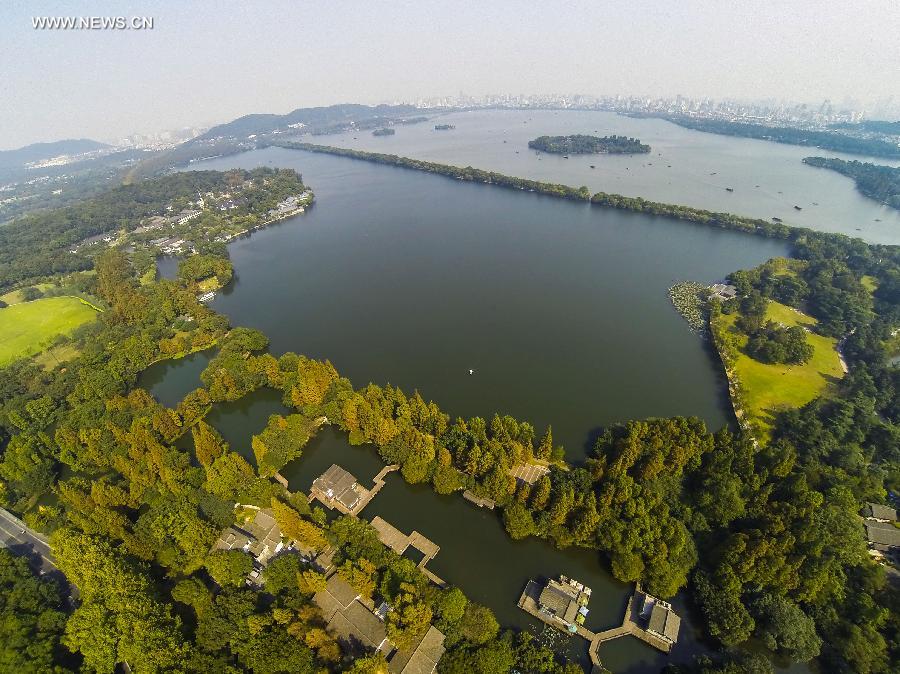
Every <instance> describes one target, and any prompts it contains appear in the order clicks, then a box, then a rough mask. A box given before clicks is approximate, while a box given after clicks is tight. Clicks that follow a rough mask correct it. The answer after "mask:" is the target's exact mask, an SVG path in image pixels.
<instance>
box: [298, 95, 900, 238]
mask: <svg viewBox="0 0 900 674" xmlns="http://www.w3.org/2000/svg"><path fill="white" fill-rule="evenodd" d="M438 123H441V124H444V123H447V124H453V125H455V126H456V128H455V129H453V130H451V131H435V130H434V125H435V124H438ZM395 129H396V134H395V135H393V136H380V137H374V136H372V133H371V131H360V132H356V133H346V134H341V135H334V136H317V137H310V136H304V137H302V140H305V141H307V142H313V143H322V144H326V145H338V146H341V147H352V148H355V149H358V150H369V151H372V152H386V153H389V154H399V155H404V156H408V157H415V158H417V159H428V160H431V161H437V162H442V163H446V164H455V165H457V166H467V165H468V166H474V167H476V168H480V169H486V170H493V171H499V172H501V173H506V174H508V175H514V176H520V177H523V178H531V179H534V180H546V181H550V182H559V183H563V184H566V185H573V186H575V187H578V186H580V185H587V186H588V187H589V188H590V189H591V192H597V191H600V190H602V191H604V192H615V193H618V194H624V195H627V196H632V197H638V196H639V197H644V198H646V199H653V200H656V201H665V202H669V203H673V204H685V205H688V206H696V207H698V208H706V209H709V210H714V211H728V212H730V213H737V214H739V215H747V216H753V217H758V218H764V219H766V220H768V219H770V218H772V217H773V216H774V217H779V218H781V219H782V220H784V222H786V223H788V224H792V225H800V226H803V227H809V228H811V229H820V230H823V231H828V232H842V233H844V234H848V235H850V236H858V237H861V238H863V239H866V240H867V241H871V242H876V243H895V244H896V243H900V211H897V210H895V209H891V208H888V207H887V206H883V205H881V204H879V203H878V202H876V201H873V200H871V199H868V198H866V197H864V196H863V195H862V194H860V193H859V192H857V191H856V187H855V183H854V182H853V180H852V179H850V178H846V177H844V176H842V175H840V174H839V173H836V172H834V171H829V170H826V169H816V168H813V167H810V166H806V165H804V164H803V163H802V162H801V160H802V159H803V157H809V156H812V155H819V156H825V157H840V158H842V159H856V160H859V161H871V162H873V163H876V164H885V165H891V166H897V165H898V164H900V162H897V161H892V160H886V159H880V158H866V157H861V156H859V155H846V154H842V153H839V152H832V151H829V150H820V149H818V148H814V147H800V146H797V145H784V144H779V143H771V142H768V141H762V140H752V139H748V138H737V137H733V136H721V135H717V134H711V133H703V132H700V131H692V130H690V129H685V128H682V127H680V126H677V125H676V124H672V123H671V122H667V121H665V120H661V119H634V118H631V117H623V116H621V115H617V114H615V113H611V112H592V111H579V110H561V111H555V110H477V111H472V112H460V113H452V114H448V115H443V116H440V117H436V118H434V119H433V120H430V121H429V122H424V123H421V124H411V125H408V126H407V125H398V126H396V127H395ZM576 133H582V134H590V135H599V136H606V135H611V134H619V135H626V136H635V137H637V138H640V139H641V141H643V142H644V143H647V144H649V145H650V146H651V148H652V151H651V153H650V154H649V155H633V156H621V155H620V156H616V155H580V156H579V155H571V156H570V157H569V159H563V158H562V156H560V155H552V154H546V153H538V152H536V151H535V150H529V149H528V141H529V140H533V139H534V138H536V137H538V136H544V135H546V136H556V135H569V134H576ZM517 153H518V154H517ZM591 164H594V165H595V166H596V168H595V169H591V167H590V165H591ZM726 187H731V188H732V189H734V192H727V191H726V190H725V188H726ZM795 205H796V206H800V207H801V208H802V209H803V210H802V211H797V210H796V209H795V208H794V206H795ZM879 220H880V222H878V221H879Z"/></svg>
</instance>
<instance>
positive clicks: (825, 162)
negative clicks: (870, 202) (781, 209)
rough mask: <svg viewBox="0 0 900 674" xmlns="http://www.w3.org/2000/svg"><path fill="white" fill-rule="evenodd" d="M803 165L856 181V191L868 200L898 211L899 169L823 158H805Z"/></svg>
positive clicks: (899, 200) (899, 194)
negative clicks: (835, 172) (823, 169)
mask: <svg viewBox="0 0 900 674" xmlns="http://www.w3.org/2000/svg"><path fill="white" fill-rule="evenodd" d="M803 163H804V164H809V165H810V166H815V167H817V168H827V169H831V170H832V171H837V172H838V173H841V174H843V175H845V176H849V177H850V178H853V180H855V181H856V189H858V190H859V191H860V192H862V193H863V194H865V195H866V196H867V197H869V198H870V199H875V200H876V201H880V202H881V203H883V204H887V205H888V206H891V207H892V208H897V209H900V168H896V167H894V166H881V165H879V164H870V163H868V162H861V161H846V160H844V159H836V158H830V159H826V158H825V157H806V158H805V159H804V160H803Z"/></svg>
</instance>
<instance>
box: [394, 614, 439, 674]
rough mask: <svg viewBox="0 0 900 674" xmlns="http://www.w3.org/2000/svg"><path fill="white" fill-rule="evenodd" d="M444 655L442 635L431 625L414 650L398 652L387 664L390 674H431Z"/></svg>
mask: <svg viewBox="0 0 900 674" xmlns="http://www.w3.org/2000/svg"><path fill="white" fill-rule="evenodd" d="M443 654H444V634H443V632H441V631H440V630H439V629H438V628H437V627H435V626H434V625H432V626H431V627H429V628H428V631H427V632H426V633H425V635H424V636H423V637H422V639H421V640H420V641H419V643H418V644H416V646H415V648H413V649H411V650H406V651H398V652H397V653H395V654H394V657H392V658H391V661H390V662H389V663H388V670H389V671H390V672H391V674H431V672H433V671H434V670H435V668H436V667H437V663H438V660H440V659H441V656H442V655H443Z"/></svg>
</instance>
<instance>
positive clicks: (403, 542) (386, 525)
mask: <svg viewBox="0 0 900 674" xmlns="http://www.w3.org/2000/svg"><path fill="white" fill-rule="evenodd" d="M372 526H373V527H375V531H377V532H378V538H379V540H380V541H381V542H382V543H384V544H385V545H386V546H387V547H389V548H390V549H391V550H393V551H394V552H396V553H397V554H398V555H402V554H403V553H404V552H406V549H407V548H410V547H412V548H415V549H416V550H418V551H419V552H421V553H422V555H423V557H422V559H421V560H420V561H419V563H418V564H417V566H418V567H419V569H421V570H422V571H423V572H424V573H425V575H426V576H428V578H429V579H430V580H431V582H432V583H434V584H435V585H437V586H439V587H447V583H445V582H444V580H443V579H442V578H440V577H438V576H437V575H435V574H434V573H433V572H432V571H430V570H429V569H427V568H425V565H426V564H428V562H430V561H431V560H432V559H434V558H435V556H436V555H437V553H438V552H440V550H441V547H440V546H439V545H438V544H437V543H435V542H434V541H432V540H430V539H429V538H426V537H425V536H423V535H422V534H420V533H419V532H418V531H413V532H412V533H411V534H409V535H408V536H407V535H406V534H404V533H403V532H402V531H400V530H399V529H398V528H397V527H395V526H394V525H393V524H391V523H390V522H388V521H386V520H384V519H382V518H381V517H380V516H378V515H376V516H375V517H374V518H372Z"/></svg>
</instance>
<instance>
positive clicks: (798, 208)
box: [794, 205, 803, 211]
mask: <svg viewBox="0 0 900 674" xmlns="http://www.w3.org/2000/svg"><path fill="white" fill-rule="evenodd" d="M794 210H795V211H802V210H803V209H802V208H800V207H799V206H797V205H795V206H794Z"/></svg>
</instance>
